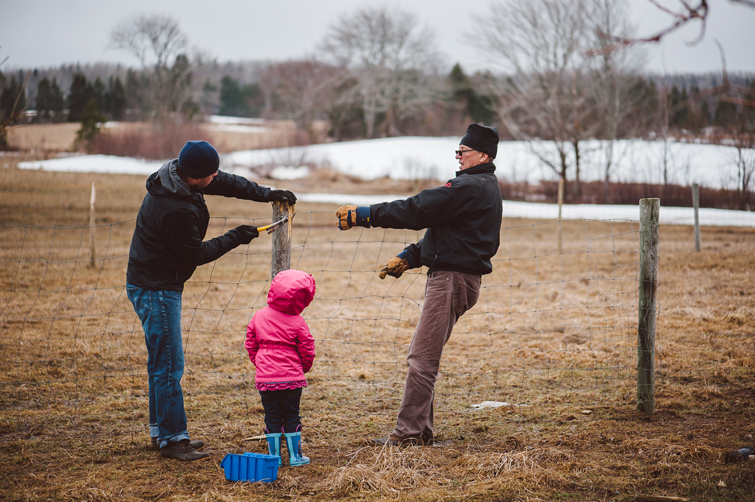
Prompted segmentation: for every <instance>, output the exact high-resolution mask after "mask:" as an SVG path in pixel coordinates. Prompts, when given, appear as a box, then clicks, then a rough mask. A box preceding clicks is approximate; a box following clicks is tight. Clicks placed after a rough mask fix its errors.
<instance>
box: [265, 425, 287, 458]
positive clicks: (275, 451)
mask: <svg viewBox="0 0 755 502" xmlns="http://www.w3.org/2000/svg"><path fill="white" fill-rule="evenodd" d="M265 439H267V451H268V453H269V454H270V455H273V456H274V457H278V465H279V466H280V465H281V464H282V463H283V459H282V458H281V433H280V432H277V433H275V434H270V433H269V432H268V430H267V429H265Z"/></svg>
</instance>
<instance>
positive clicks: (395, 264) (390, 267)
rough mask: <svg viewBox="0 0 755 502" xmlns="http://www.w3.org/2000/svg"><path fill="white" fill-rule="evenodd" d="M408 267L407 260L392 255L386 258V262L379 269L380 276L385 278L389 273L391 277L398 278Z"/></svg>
mask: <svg viewBox="0 0 755 502" xmlns="http://www.w3.org/2000/svg"><path fill="white" fill-rule="evenodd" d="M408 268H409V262H408V261H406V258H399V257H398V256H394V257H393V258H391V259H390V260H388V263H386V264H385V267H383V269H382V270H381V271H380V278H381V279H385V276H386V275H390V276H391V277H395V278H396V279H398V278H399V277H401V274H403V273H404V272H406V269H408Z"/></svg>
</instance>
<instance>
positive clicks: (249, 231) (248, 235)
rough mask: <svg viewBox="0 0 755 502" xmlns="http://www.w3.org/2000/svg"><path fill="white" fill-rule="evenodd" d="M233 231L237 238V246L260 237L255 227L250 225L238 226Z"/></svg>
mask: <svg viewBox="0 0 755 502" xmlns="http://www.w3.org/2000/svg"><path fill="white" fill-rule="evenodd" d="M233 230H235V231H236V235H237V236H238V238H239V244H249V243H250V242H252V239H256V238H257V237H259V236H260V233H259V231H258V230H257V227H253V226H252V225H240V226H238V227H236V228H234V229H233Z"/></svg>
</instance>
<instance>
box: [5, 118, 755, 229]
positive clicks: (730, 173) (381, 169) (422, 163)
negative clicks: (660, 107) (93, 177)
mask: <svg viewBox="0 0 755 502" xmlns="http://www.w3.org/2000/svg"><path fill="white" fill-rule="evenodd" d="M245 125H246V127H255V126H254V125H252V123H250V124H245ZM458 146H459V138H457V137H449V138H423V137H404V138H384V139H374V140H363V141H349V142H342V143H327V144H320V145H311V146H307V147H292V148H278V149H268V150H247V151H239V152H233V153H229V154H226V155H223V156H221V169H222V170H224V171H227V172H233V173H238V174H241V175H243V176H247V177H250V178H251V179H254V178H255V174H254V169H255V168H257V167H258V166H263V165H264V166H268V168H269V167H274V169H273V171H272V175H273V177H275V178H277V179H293V178H298V177H304V176H306V175H307V172H308V170H307V168H306V167H303V166H304V165H305V164H309V165H318V166H330V167H331V168H333V169H336V170H338V171H340V172H342V173H345V174H348V175H350V176H356V177H360V178H363V179H376V178H382V177H390V178H392V179H417V178H419V179H425V178H435V179H438V180H440V181H444V180H447V179H449V178H453V177H454V176H455V173H456V170H457V168H458V162H457V161H456V159H455V158H454V150H456V149H457V148H458ZM533 149H534V150H535V151H536V152H537V153H538V154H540V155H544V156H548V155H550V156H553V149H552V145H551V144H550V143H548V142H543V143H538V144H533V145H531V144H528V143H525V142H519V141H512V142H502V143H500V145H499V147H498V157H497V159H496V161H495V163H496V166H497V168H498V170H497V174H498V176H499V177H500V178H504V179H506V180H508V181H511V182H523V181H527V182H529V183H533V184H537V183H538V182H539V181H541V180H556V179H557V177H556V174H555V173H554V172H553V170H552V169H550V168H549V167H547V166H545V165H544V164H543V162H542V161H540V160H539V159H538V155H537V154H536V153H535V152H533ZM748 153H753V154H755V152H748ZM734 154H735V150H734V149H733V148H730V147H722V146H715V145H702V144H690V143H675V142H668V143H666V144H664V143H663V142H660V141H656V142H648V141H640V140H625V141H619V142H617V143H616V145H615V146H614V152H613V157H612V164H613V165H614V166H615V167H614V168H613V170H612V172H611V177H610V179H611V180H612V181H617V182H641V183H663V177H664V175H663V167H662V166H663V164H664V162H663V161H664V158H665V159H666V166H667V177H668V181H669V182H670V183H675V184H681V185H687V184H691V183H699V184H700V185H702V186H707V187H712V188H733V187H734V186H735V185H736V168H735V163H734V160H733V156H734ZM582 155H583V158H582V172H581V179H582V180H583V181H596V180H602V179H603V178H604V168H603V167H602V166H603V165H604V164H605V163H604V162H602V161H601V159H603V158H605V152H604V151H603V150H601V145H600V144H599V142H597V141H587V142H585V143H584V147H583V153H582ZM161 164H162V162H155V161H144V160H140V159H130V158H123V157H113V156H106V155H82V156H75V157H65V158H60V159H52V160H45V161H34V162H22V163H20V164H19V167H20V168H22V169H43V170H50V171H68V172H98V173H118V174H136V175H148V174H151V173H153V172H154V171H156V170H157V169H158V168H159V167H160V165H161ZM570 177H571V178H573V173H570ZM297 195H298V196H299V198H300V199H301V200H302V201H307V202H328V203H336V204H341V203H352V204H369V203H372V202H378V201H384V200H391V199H392V198H398V197H399V196H391V195H381V196H357V195H349V194H317V193H311V194H304V193H302V194H297ZM504 214H505V216H507V217H527V218H542V219H556V218H557V217H558V208H557V207H556V206H555V205H553V204H537V203H526V202H509V201H506V202H505V204H504ZM638 216H639V214H638V208H637V207H636V206H596V205H569V206H564V210H563V213H562V218H564V219H585V218H586V219H629V220H636V219H638ZM661 222H662V223H675V224H692V222H693V215H692V210H691V209H689V208H671V207H662V209H661ZM700 223H701V224H702V225H731V226H755V213H752V212H741V211H729V210H722V209H701V210H700Z"/></svg>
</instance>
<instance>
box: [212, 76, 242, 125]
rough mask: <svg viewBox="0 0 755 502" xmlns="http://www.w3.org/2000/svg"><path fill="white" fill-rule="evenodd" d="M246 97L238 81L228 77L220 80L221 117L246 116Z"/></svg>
mask: <svg viewBox="0 0 755 502" xmlns="http://www.w3.org/2000/svg"><path fill="white" fill-rule="evenodd" d="M244 112H245V110H244V96H243V93H242V92H241V86H240V85H239V83H238V81H236V80H235V79H233V78H231V77H230V76H228V75H225V76H223V78H221V79H220V110H219V112H218V113H220V115H231V116H242V115H244Z"/></svg>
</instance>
